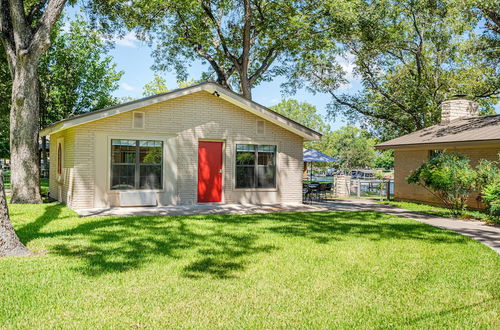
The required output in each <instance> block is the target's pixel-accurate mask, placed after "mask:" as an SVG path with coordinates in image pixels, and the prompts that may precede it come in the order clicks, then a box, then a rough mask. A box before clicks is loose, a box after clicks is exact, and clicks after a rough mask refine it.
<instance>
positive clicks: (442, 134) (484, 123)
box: [376, 115, 500, 149]
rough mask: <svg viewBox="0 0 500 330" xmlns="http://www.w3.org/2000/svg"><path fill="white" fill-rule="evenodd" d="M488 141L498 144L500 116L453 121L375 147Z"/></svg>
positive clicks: (387, 147)
mask: <svg viewBox="0 0 500 330" xmlns="http://www.w3.org/2000/svg"><path fill="white" fill-rule="evenodd" d="M490 140H499V142H500V115H492V116H482V117H471V118H459V119H455V120H453V121H451V122H450V123H449V124H447V125H442V124H438V125H434V126H430V127H427V128H424V129H421V130H419V131H416V132H413V133H410V134H406V135H403V136H400V137H398V138H395V139H392V140H389V141H386V142H383V143H380V144H377V145H376V147H377V148H378V149H392V148H397V147H403V146H410V145H422V144H439V143H451V142H479V141H490Z"/></svg>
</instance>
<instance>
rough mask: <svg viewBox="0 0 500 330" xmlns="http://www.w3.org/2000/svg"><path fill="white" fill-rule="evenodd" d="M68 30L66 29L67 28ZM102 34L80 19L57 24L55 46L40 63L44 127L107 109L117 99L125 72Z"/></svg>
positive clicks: (54, 32) (53, 38)
mask: <svg viewBox="0 0 500 330" xmlns="http://www.w3.org/2000/svg"><path fill="white" fill-rule="evenodd" d="M64 29H66V31H64ZM109 47H110V45H108V44H107V43H106V42H105V41H104V40H103V38H102V36H101V35H100V34H99V33H98V32H97V31H96V30H94V29H92V28H91V27H90V26H89V24H88V23H87V22H85V21H84V20H83V19H81V18H77V19H76V20H73V21H71V22H70V23H67V25H66V27H64V25H63V24H62V23H60V24H58V25H57V27H56V29H54V31H53V32H52V47H51V48H50V49H49V50H48V51H47V53H46V54H45V55H44V56H43V57H42V59H41V61H40V65H39V73H40V87H41V98H40V99H41V102H40V103H41V118H40V119H41V127H44V126H46V125H48V124H51V123H53V122H55V121H58V120H61V119H64V118H66V117H69V116H72V115H75V114H81V113H84V112H89V111H92V110H97V109H101V108H105V107H108V106H111V105H113V104H115V103H116V102H117V101H116V99H115V98H114V97H113V96H112V92H113V91H115V90H116V89H118V81H119V80H120V78H121V77H122V75H123V72H122V71H117V69H116V65H115V64H114V63H113V58H112V57H111V56H110V55H108V52H109Z"/></svg>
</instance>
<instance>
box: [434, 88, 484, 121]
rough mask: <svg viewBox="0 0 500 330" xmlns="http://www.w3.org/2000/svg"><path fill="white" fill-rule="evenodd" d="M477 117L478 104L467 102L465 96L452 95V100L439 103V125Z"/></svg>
mask: <svg viewBox="0 0 500 330" xmlns="http://www.w3.org/2000/svg"><path fill="white" fill-rule="evenodd" d="M477 116H479V104H478V103H477V102H474V101H471V100H468V99H466V98H465V95H454V98H453V99H451V100H448V101H444V102H443V103H441V124H445V125H446V124H448V123H449V122H450V121H452V120H454V119H457V118H469V117H477Z"/></svg>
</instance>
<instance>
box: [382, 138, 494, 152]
mask: <svg viewBox="0 0 500 330" xmlns="http://www.w3.org/2000/svg"><path fill="white" fill-rule="evenodd" d="M478 145H486V146H496V145H500V139H484V140H467V141H446V142H429V143H409V144H383V143H381V144H377V145H375V149H377V150H390V149H394V150H395V149H418V148H425V147H432V148H439V147H440V146H441V147H442V148H446V147H454V146H464V147H468V146H478Z"/></svg>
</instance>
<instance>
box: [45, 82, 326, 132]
mask: <svg viewBox="0 0 500 330" xmlns="http://www.w3.org/2000/svg"><path fill="white" fill-rule="evenodd" d="M201 91H205V92H207V93H210V94H212V95H213V96H214V97H220V98H222V99H224V100H225V101H227V102H230V103H232V104H234V105H236V106H238V107H240V108H242V109H244V110H247V111H249V112H251V113H253V114H254V115H256V116H259V117H261V118H263V119H265V120H268V121H270V122H272V123H274V124H276V125H278V126H281V127H283V128H284V129H286V130H288V131H291V132H293V133H295V134H297V135H300V136H302V137H303V138H304V139H305V140H308V141H313V140H319V139H320V138H321V134H320V133H318V132H316V131H314V130H312V129H310V128H308V127H306V126H304V125H301V124H299V123H297V122H295V121H293V120H291V119H289V118H287V117H285V116H283V115H281V114H279V113H277V112H274V111H272V110H271V109H268V108H266V107H264V106H262V105H260V104H258V103H255V102H253V101H250V100H247V99H245V98H243V97H242V96H240V95H238V94H236V93H234V92H232V91H230V90H229V89H226V88H224V87H222V86H220V85H218V84H216V83H213V82H204V83H201V84H197V85H193V86H190V87H186V88H180V89H175V90H172V91H169V92H166V93H162V94H157V95H153V96H149V97H145V98H142V99H138V100H134V101H131V102H127V103H123V104H118V105H115V106H112V107H109V108H104V109H101V110H97V111H92V112H88V113H85V114H81V115H77V116H73V117H70V118H67V119H64V120H61V121H58V122H55V123H53V124H52V125H50V126H48V127H46V128H44V129H43V130H41V131H40V135H41V136H46V135H51V134H54V133H56V132H59V131H63V130H66V129H68V128H71V127H74V126H78V125H82V124H85V123H88V122H91V121H95V120H99V119H103V118H107V117H110V116H114V115H118V114H121V113H124V112H128V111H132V110H137V109H140V108H143V107H145V106H148V105H152V104H156V103H159V102H164V101H167V100H171V99H175V98H178V97H181V96H185V95H189V94H193V93H197V92H201Z"/></svg>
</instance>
